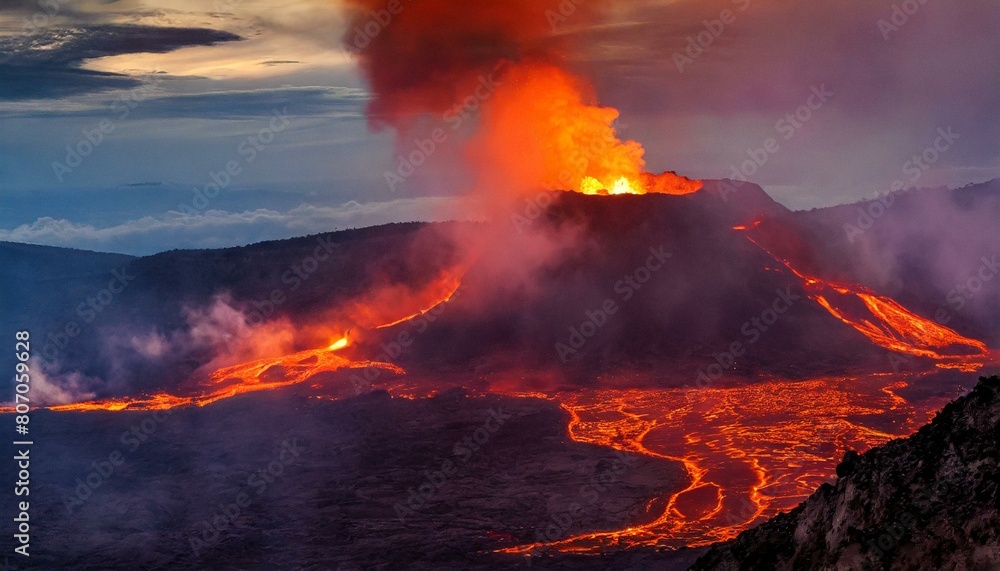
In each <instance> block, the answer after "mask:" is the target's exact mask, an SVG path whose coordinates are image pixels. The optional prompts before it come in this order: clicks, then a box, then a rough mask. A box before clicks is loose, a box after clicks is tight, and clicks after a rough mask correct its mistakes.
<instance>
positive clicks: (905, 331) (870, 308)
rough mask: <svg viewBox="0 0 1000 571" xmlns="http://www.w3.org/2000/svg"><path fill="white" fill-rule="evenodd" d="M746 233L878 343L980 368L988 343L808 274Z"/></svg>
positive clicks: (856, 288)
mask: <svg viewBox="0 0 1000 571" xmlns="http://www.w3.org/2000/svg"><path fill="white" fill-rule="evenodd" d="M738 228H739V227H737V229H738ZM747 239H748V240H750V241H751V242H752V243H754V244H755V245H757V246H758V247H759V248H760V249H762V250H764V251H765V252H767V253H768V254H769V255H770V256H771V257H773V258H774V259H775V260H777V261H778V262H780V263H781V264H782V265H784V266H785V267H786V268H788V270H789V271H791V272H792V273H793V274H794V275H795V276H797V277H798V278H799V279H801V280H802V282H803V284H804V285H805V288H806V292H807V295H808V296H809V299H812V300H813V301H815V302H816V303H818V304H819V305H820V306H821V307H822V308H823V309H825V310H826V311H827V312H829V313H830V315H832V316H834V317H835V318H837V319H838V320H840V321H841V322H843V323H845V324H847V325H849V326H851V327H852V328H854V329H855V330H856V331H858V332H859V333H861V334H862V335H864V336H865V337H867V338H868V339H869V340H870V341H871V342H872V343H874V344H875V345H877V346H879V347H882V348H883V349H888V350H889V351H893V352H896V353H904V354H907V355H913V356H916V357H925V358H928V359H934V360H936V361H942V363H939V366H943V367H944V368H953V369H959V370H963V371H967V372H972V371H976V370H978V369H979V368H981V367H982V364H983V362H984V361H985V359H986V358H987V357H989V348H988V347H987V346H986V344H985V343H983V342H982V341H978V340H976V339H969V338H968V337H964V336H962V335H961V334H959V333H958V332H957V331H955V330H954V329H950V328H948V327H945V326H944V325H940V324H938V323H935V322H933V321H931V320H929V319H925V318H923V317H920V316H919V315H917V314H915V313H913V312H912V311H910V310H908V309H906V308H905V307H903V306H902V305H901V304H900V303H899V302H897V301H895V300H894V299H892V298H889V297H887V296H884V295H879V294H877V293H875V292H874V291H872V290H870V289H868V288H866V287H864V286H861V285H855V284H843V283H836V282H828V281H825V280H822V279H820V278H817V277H814V276H807V275H805V274H803V273H802V272H800V271H799V270H797V269H795V268H794V267H792V265H791V263H790V262H789V261H788V260H785V259H782V258H780V257H778V256H777V255H775V254H774V253H772V252H771V251H769V250H768V249H767V248H765V247H764V246H763V245H761V244H760V243H759V242H757V241H756V240H754V239H753V238H751V237H749V236H747ZM859 301H860V302H861V304H860V306H859V305H858V303H857V302H859ZM861 308H864V310H862V309H861Z"/></svg>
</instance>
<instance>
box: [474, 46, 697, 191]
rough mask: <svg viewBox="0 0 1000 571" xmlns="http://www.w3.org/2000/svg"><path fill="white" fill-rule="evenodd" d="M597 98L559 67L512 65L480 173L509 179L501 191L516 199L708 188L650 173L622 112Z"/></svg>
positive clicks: (481, 148) (481, 144)
mask: <svg viewBox="0 0 1000 571" xmlns="http://www.w3.org/2000/svg"><path fill="white" fill-rule="evenodd" d="M591 91H592V90H591V88H590V86H589V85H587V84H586V83H585V82H584V81H582V80H580V79H578V78H576V77H573V76H572V75H570V74H569V73H567V72H566V71H564V70H562V69H559V68H557V67H554V66H551V65H544V64H539V65H531V64H524V65H517V66H509V67H508V68H507V70H506V71H505V73H504V81H503V83H502V85H501V86H500V87H499V88H498V89H497V92H496V96H495V97H494V98H493V99H492V100H491V101H490V103H489V105H488V106H485V107H484V109H483V120H482V125H481V129H480V133H479V134H478V136H477V139H476V140H475V143H474V144H473V155H474V157H475V158H476V159H477V160H478V161H479V162H480V163H481V165H480V166H481V168H480V171H481V172H483V173H485V174H486V175H487V177H495V176H496V174H497V173H503V174H504V176H503V178H502V181H501V182H500V184H502V186H503V187H504V188H506V189H507V191H508V192H509V191H510V189H514V191H525V190H533V189H536V188H538V187H539V186H542V187H546V188H551V189H564V190H574V191H577V192H581V193H583V194H646V193H661V194H687V193H690V192H695V191H697V190H699V189H700V188H701V186H702V184H701V182H700V181H691V180H688V179H686V178H684V177H680V176H677V175H675V174H673V173H663V174H662V175H652V174H650V173H647V172H645V170H644V169H645V166H646V161H645V160H644V159H643V155H644V154H645V150H644V149H643V148H642V145H640V144H639V143H637V142H635V141H623V140H621V139H619V138H618V135H617V132H616V130H615V126H614V122H615V121H616V120H617V118H618V111H617V110H616V109H613V108H610V107H601V106H598V105H596V104H594V97H593V95H592V93H591ZM484 184H486V185H489V184H490V181H489V180H487V181H485V182H484ZM494 186H496V185H495V184H494Z"/></svg>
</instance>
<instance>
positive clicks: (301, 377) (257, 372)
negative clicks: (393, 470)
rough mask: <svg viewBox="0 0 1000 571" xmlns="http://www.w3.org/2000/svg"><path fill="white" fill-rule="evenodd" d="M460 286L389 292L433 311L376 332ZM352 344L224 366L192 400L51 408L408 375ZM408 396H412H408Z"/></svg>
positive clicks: (152, 405) (339, 342) (449, 283)
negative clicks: (337, 375)
mask: <svg viewBox="0 0 1000 571" xmlns="http://www.w3.org/2000/svg"><path fill="white" fill-rule="evenodd" d="M460 285H461V282H460V281H459V280H458V279H457V278H443V279H441V280H438V281H437V282H435V284H433V286H432V287H431V288H427V289H425V290H424V291H422V292H420V294H419V295H417V296H415V298H413V296H411V297H409V298H406V297H404V296H403V294H402V293H401V292H400V291H399V290H397V289H392V290H386V291H389V293H388V294H381V296H380V297H381V298H385V299H388V300H392V301H394V302H395V304H396V305H410V306H411V307H412V306H413V305H414V304H415V303H421V304H427V305H429V309H423V310H419V311H417V312H416V313H413V314H412V315H409V316H407V317H404V318H402V319H397V320H394V321H392V322H391V323H387V324H385V325H379V326H375V327H374V328H375V329H379V328H382V327H390V326H392V325H397V324H399V323H403V322H406V321H408V320H410V319H414V318H416V317H419V316H421V315H423V314H424V313H426V312H427V311H430V310H431V309H434V308H435V307H438V306H439V305H441V304H442V303H447V302H448V301H450V300H451V299H452V298H453V297H454V295H455V292H456V291H457V290H458V287H459V286H460ZM441 289H443V290H444V297H443V298H441V299H437V300H435V301H434V302H432V303H431V302H427V301H425V298H426V297H427V295H428V293H427V292H431V293H434V292H436V291H439V290H441ZM407 293H411V294H412V293H413V292H409V291H408V290H407ZM385 299H382V301H385ZM400 299H406V300H407V301H406V303H405V304H403V303H401V302H400V301H399V300H400ZM359 307H361V304H355V305H354V308H355V309H354V311H356V312H360V313H361V314H362V315H363V316H364V317H368V318H371V317H373V316H376V315H381V314H386V312H387V310H384V309H379V310H375V309H365V310H364V311H361V310H359V309H358V308H359ZM350 344H351V341H350V338H349V336H348V335H347V334H345V335H344V336H343V337H341V338H339V339H336V340H335V341H333V342H332V343H331V344H330V345H329V346H328V347H325V348H322V349H311V350H307V351H300V352H298V353H293V354H290V355H285V356H281V357H277V358H263V359H257V360H254V361H250V362H247V363H240V364H238V365H233V366H231V367H224V368H222V369H219V370H217V371H214V372H213V373H211V374H210V375H209V376H208V379H207V381H205V383H204V384H203V385H202V386H200V387H198V390H195V391H193V392H191V393H190V394H186V395H172V394H167V393H159V394H154V395H149V396H140V397H134V398H131V397H130V398H111V399H103V400H96V401H89V402H81V403H72V404H65V405H57V406H53V407H50V408H51V410H55V411H94V410H107V411H120V410H164V409H169V408H173V407H177V406H188V405H194V406H205V405H208V404H212V403H214V402H218V401H220V400H222V399H226V398H230V397H234V396H236V395H240V394H245V393H250V392H256V391H263V390H273V389H278V388H282V387H287V386H291V385H296V384H300V383H303V382H306V381H308V380H309V379H311V378H313V377H315V376H316V375H319V374H321V373H332V372H336V371H340V370H344V369H368V368H374V369H381V370H383V371H388V372H390V373H393V374H396V375H404V374H406V372H405V371H404V370H403V369H402V368H400V367H398V366H396V365H393V364H392V363H385V362H380V361H370V360H355V359H350V358H348V357H344V356H341V355H338V354H335V353H337V352H338V351H342V350H343V349H346V348H347V347H349V346H350ZM404 394H406V393H405V391H404ZM8 408H10V407H3V408H0V412H10V411H11V410H13V409H12V408H10V410H8Z"/></svg>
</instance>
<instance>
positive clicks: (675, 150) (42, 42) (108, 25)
mask: <svg viewBox="0 0 1000 571" xmlns="http://www.w3.org/2000/svg"><path fill="white" fill-rule="evenodd" d="M539 1H546V0H539ZM611 4H612V5H613V8H612V9H609V10H607V11H606V13H605V14H604V15H603V18H604V20H603V21H602V22H601V23H600V24H599V25H589V24H588V26H587V27H580V26H578V25H575V24H574V21H573V19H572V16H571V15H570V16H569V17H567V18H566V19H565V20H559V21H553V34H554V35H560V34H572V35H577V36H580V39H582V40H583V41H581V42H579V43H580V44H581V45H583V46H584V48H583V49H581V50H580V51H579V52H578V53H576V54H575V55H574V57H572V58H571V59H570V61H567V65H568V66H570V67H571V68H573V69H574V70H576V71H578V72H580V74H582V75H584V76H586V77H588V78H589V79H590V81H591V82H592V83H593V84H594V87H595V90H596V94H597V97H598V99H599V100H600V102H601V103H602V104H603V105H609V106H614V107H617V108H618V109H619V110H620V111H621V117H620V120H619V123H618V124H619V128H620V134H621V136H622V137H623V138H629V139H634V140H637V141H639V142H641V143H642V144H643V145H644V147H645V149H646V159H647V163H648V167H649V170H651V171H656V172H659V171H662V170H676V171H678V172H680V173H681V174H685V175H688V176H691V177H696V178H721V177H727V176H732V173H733V167H738V166H739V165H741V164H742V163H744V161H746V160H747V159H748V157H749V156H750V155H749V154H748V150H750V151H751V152H753V151H755V150H756V149H758V148H760V147H762V146H763V144H764V142H765V141H766V140H767V139H769V138H772V137H773V138H775V139H776V140H777V141H778V143H779V150H778V151H777V152H775V153H773V154H769V155H768V156H767V162H766V164H764V165H763V166H760V167H758V168H756V169H754V170H755V171H756V172H754V173H753V174H752V175H750V176H749V178H750V179H751V180H753V181H755V182H758V183H760V184H762V185H763V186H764V187H765V189H767V190H768V192H769V193H771V195H772V196H774V197H775V198H776V199H778V200H779V201H781V202H782V203H784V204H786V205H788V206H789V207H792V208H811V207H816V206H824V205H831V204H838V203H844V202H852V201H856V200H859V199H862V198H868V197H871V196H872V195H873V194H875V193H877V192H886V191H888V190H889V189H890V187H891V185H892V183H893V182H894V181H896V180H902V181H904V182H905V183H906V185H907V186H914V185H915V186H936V185H950V186H957V185H962V184H967V183H970V182H978V181H982V180H988V179H991V178H995V177H997V176H1000V144H998V143H1000V133H998V129H997V128H996V125H997V124H998V121H997V119H998V117H997V113H998V111H997V110H998V109H1000V63H998V60H997V58H996V56H997V54H998V53H1000V50H998V48H1000V33H998V32H1000V9H998V8H1000V5H998V4H997V2H996V0H970V1H968V2H963V3H961V4H960V5H955V4H954V3H945V2H941V1H939V0H928V1H927V2H924V3H920V2H918V1H917V0H907V1H906V2H890V1H884V0H876V1H874V2H865V3H847V4H845V3H837V4H835V5H834V4H828V3H803V2H798V1H794V0H711V1H708V2H706V1H702V0H630V1H622V2H614V3H611ZM462 5H463V3H461V2H458V1H456V7H457V8H456V17H461V6H462ZM559 6H560V3H559V2H556V1H555V0H553V8H554V9H555V10H558V9H559ZM407 9H413V10H418V9H419V4H417V3H415V4H413V5H412V6H411V7H408V8H407ZM908 12H909V13H908ZM345 22H346V18H345V16H344V10H343V7H342V6H341V5H340V4H339V3H338V2H337V1H335V0H289V1H287V2H283V3H273V2H266V1H265V0H214V1H213V2H208V1H198V2H195V1H193V0H171V1H169V2H167V1H166V0H119V1H108V0H45V1H42V2H37V1H30V0H14V1H10V0H4V1H3V2H0V240H13V241H24V242H32V243H41V244H52V245H62V246H72V247H81V248H88V249H96V250H104V251H115V252H125V253H138V254H145V253H151V252H156V251H161V250H167V249H172V248H180V247H218V246H225V245H235V244H244V243H248V242H254V241H259V240H263V239H272V238H283V237H290V236H295V235H302V234H307V233H314V232H321V231H328V230H331V229H336V228H346V227H353V226H364V225H370V224H378V223H383V222H390V221H403V220H418V219H444V218H460V217H463V216H469V217H474V214H472V213H471V212H470V211H469V210H467V209H465V208H463V205H462V203H461V202H459V201H457V200H455V198H454V197H457V196H461V195H462V194H463V193H464V192H465V191H466V190H467V188H465V185H467V184H468V178H467V177H466V174H467V173H465V172H463V167H462V164H461V162H460V161H456V160H452V159H453V157H452V156H451V155H449V158H448V159H441V160H437V161H432V163H433V164H431V165H429V166H427V167H426V168H424V169H421V171H420V172H419V173H418V174H417V175H415V176H414V177H412V178H411V179H409V180H407V182H406V183H405V184H404V185H402V186H400V187H398V188H396V189H395V190H393V189H390V188H389V186H388V185H387V184H386V181H385V178H384V172H385V170H386V169H387V168H394V167H395V154H396V153H395V150H394V144H393V139H392V135H391V133H388V132H385V131H380V132H372V131H370V130H369V129H368V125H367V122H366V118H365V116H364V108H365V104H366V102H367V101H368V100H369V93H368V90H367V86H366V84H365V81H364V78H363V76H362V74H361V72H360V71H359V67H358V65H357V62H356V61H355V59H354V57H353V56H352V55H351V54H350V53H349V52H348V51H347V50H345V49H344V48H343V47H342V42H341V38H342V37H343V35H344V32H345V26H346V24H345ZM720 24H721V25H720ZM443 25H446V24H445V23H443ZM699 41H700V42H701V43H702V46H697V43H698V42H699ZM816 91H820V92H823V93H827V94H828V95H827V96H825V97H823V98H822V99H823V101H822V102H820V101H819V99H818V98H817V97H816V96H814V93H815V92H816ZM809 103H813V105H814V107H815V109H810V110H808V113H806V112H805V111H801V110H800V109H799V108H800V107H801V106H803V105H807V104H809ZM796 111H799V113H800V117H799V119H801V118H802V117H805V116H806V115H808V119H807V120H805V121H799V120H795V118H794V116H793V117H792V118H791V119H788V118H787V117H786V116H787V115H788V114H789V113H796ZM783 119H784V122H782V120H783ZM793 125H794V127H791V126H793ZM102 128H103V131H102ZM948 128H951V129H952V132H954V133H956V134H958V137H957V139H955V140H954V142H953V143H952V144H950V145H948V148H947V150H945V151H943V152H940V153H938V154H939V157H938V158H936V159H935V161H933V164H927V165H926V167H927V169H926V170H925V169H923V168H920V169H919V170H920V175H919V177H916V178H915V179H914V176H915V175H914V174H913V173H914V172H915V171H913V168H912V167H913V164H912V163H911V164H909V165H908V164H907V163H908V161H911V159H912V157H913V155H914V154H920V153H923V152H924V151H925V150H926V149H927V148H929V147H931V146H933V145H934V143H935V141H936V139H937V137H938V133H939V131H938V130H939V129H948ZM88 134H89V137H88ZM786 137H787V138H786ZM67 147H70V148H71V149H74V150H77V151H82V152H83V153H84V154H86V155H87V156H80V157H76V156H74V152H73V151H68V150H67ZM758 156H760V155H759V154H758ZM908 166H909V167H910V168H909V171H907V168H908ZM227 167H235V168H233V169H232V170H233V172H234V173H235V174H230V173H227V174H226V175H222V174H221V173H223V172H225V171H226V170H227ZM498 176H499V175H498ZM227 177H228V180H226V184H224V185H223V186H224V187H225V188H224V189H222V190H220V191H219V192H218V193H217V194H214V195H213V196H212V197H211V198H209V199H208V200H204V199H201V198H199V193H198V190H199V189H201V190H204V189H205V187H206V185H209V184H210V183H213V180H216V181H219V180H225V179H226V178H227Z"/></svg>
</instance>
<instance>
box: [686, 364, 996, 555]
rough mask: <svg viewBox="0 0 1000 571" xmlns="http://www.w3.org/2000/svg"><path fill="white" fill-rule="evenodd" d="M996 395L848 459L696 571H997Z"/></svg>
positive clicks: (958, 405)
mask: <svg viewBox="0 0 1000 571" xmlns="http://www.w3.org/2000/svg"><path fill="white" fill-rule="evenodd" d="M998 393H1000V378H997V377H991V378H989V379H986V378H984V379H981V380H980V383H979V385H978V386H977V387H976V388H975V390H973V391H972V393H970V394H969V395H967V396H964V397H962V398H960V399H958V400H956V401H955V402H953V403H950V404H949V405H948V406H946V407H945V408H944V410H942V411H941V412H940V413H938V415H937V416H936V417H935V418H934V420H933V422H931V424H929V425H927V426H925V427H923V428H921V429H920V431H919V432H917V433H916V434H914V435H913V436H911V437H909V438H905V439H899V440H893V441H891V442H889V443H887V444H885V445H884V446H880V447H878V448H874V449H872V450H870V451H868V452H867V453H865V454H863V455H860V456H854V455H848V457H847V458H845V462H844V463H842V464H841V465H840V466H838V468H837V472H838V474H841V477H840V478H839V479H838V480H837V483H836V484H835V485H829V484H826V485H824V486H822V487H820V488H819V490H817V491H816V492H815V493H814V494H813V495H812V496H810V497H809V499H808V500H806V501H805V502H803V503H802V504H800V505H799V506H798V507H797V508H795V509H794V510H792V511H791V512H789V513H786V514H782V515H779V516H777V517H775V518H773V519H771V520H770V521H768V522H767V523H765V524H763V525H761V526H759V527H757V528H755V529H751V530H748V531H745V532H743V533H742V534H740V536H739V537H737V538H736V539H735V540H733V541H731V542H728V543H724V544H720V545H717V546H715V547H713V548H712V550H711V551H710V552H709V553H708V554H706V555H705V556H703V557H702V558H701V559H699V560H698V562H697V564H696V565H695V566H694V567H693V569H696V570H707V569H725V570H730V569H746V570H750V569H754V570H756V569H777V570H780V569H824V570H826V569H837V570H848V569H851V570H853V569H894V570H895V569H900V570H902V569H935V570H936V569H962V570H970V571H971V570H976V569H1000V496H998V487H1000V394H998Z"/></svg>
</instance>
